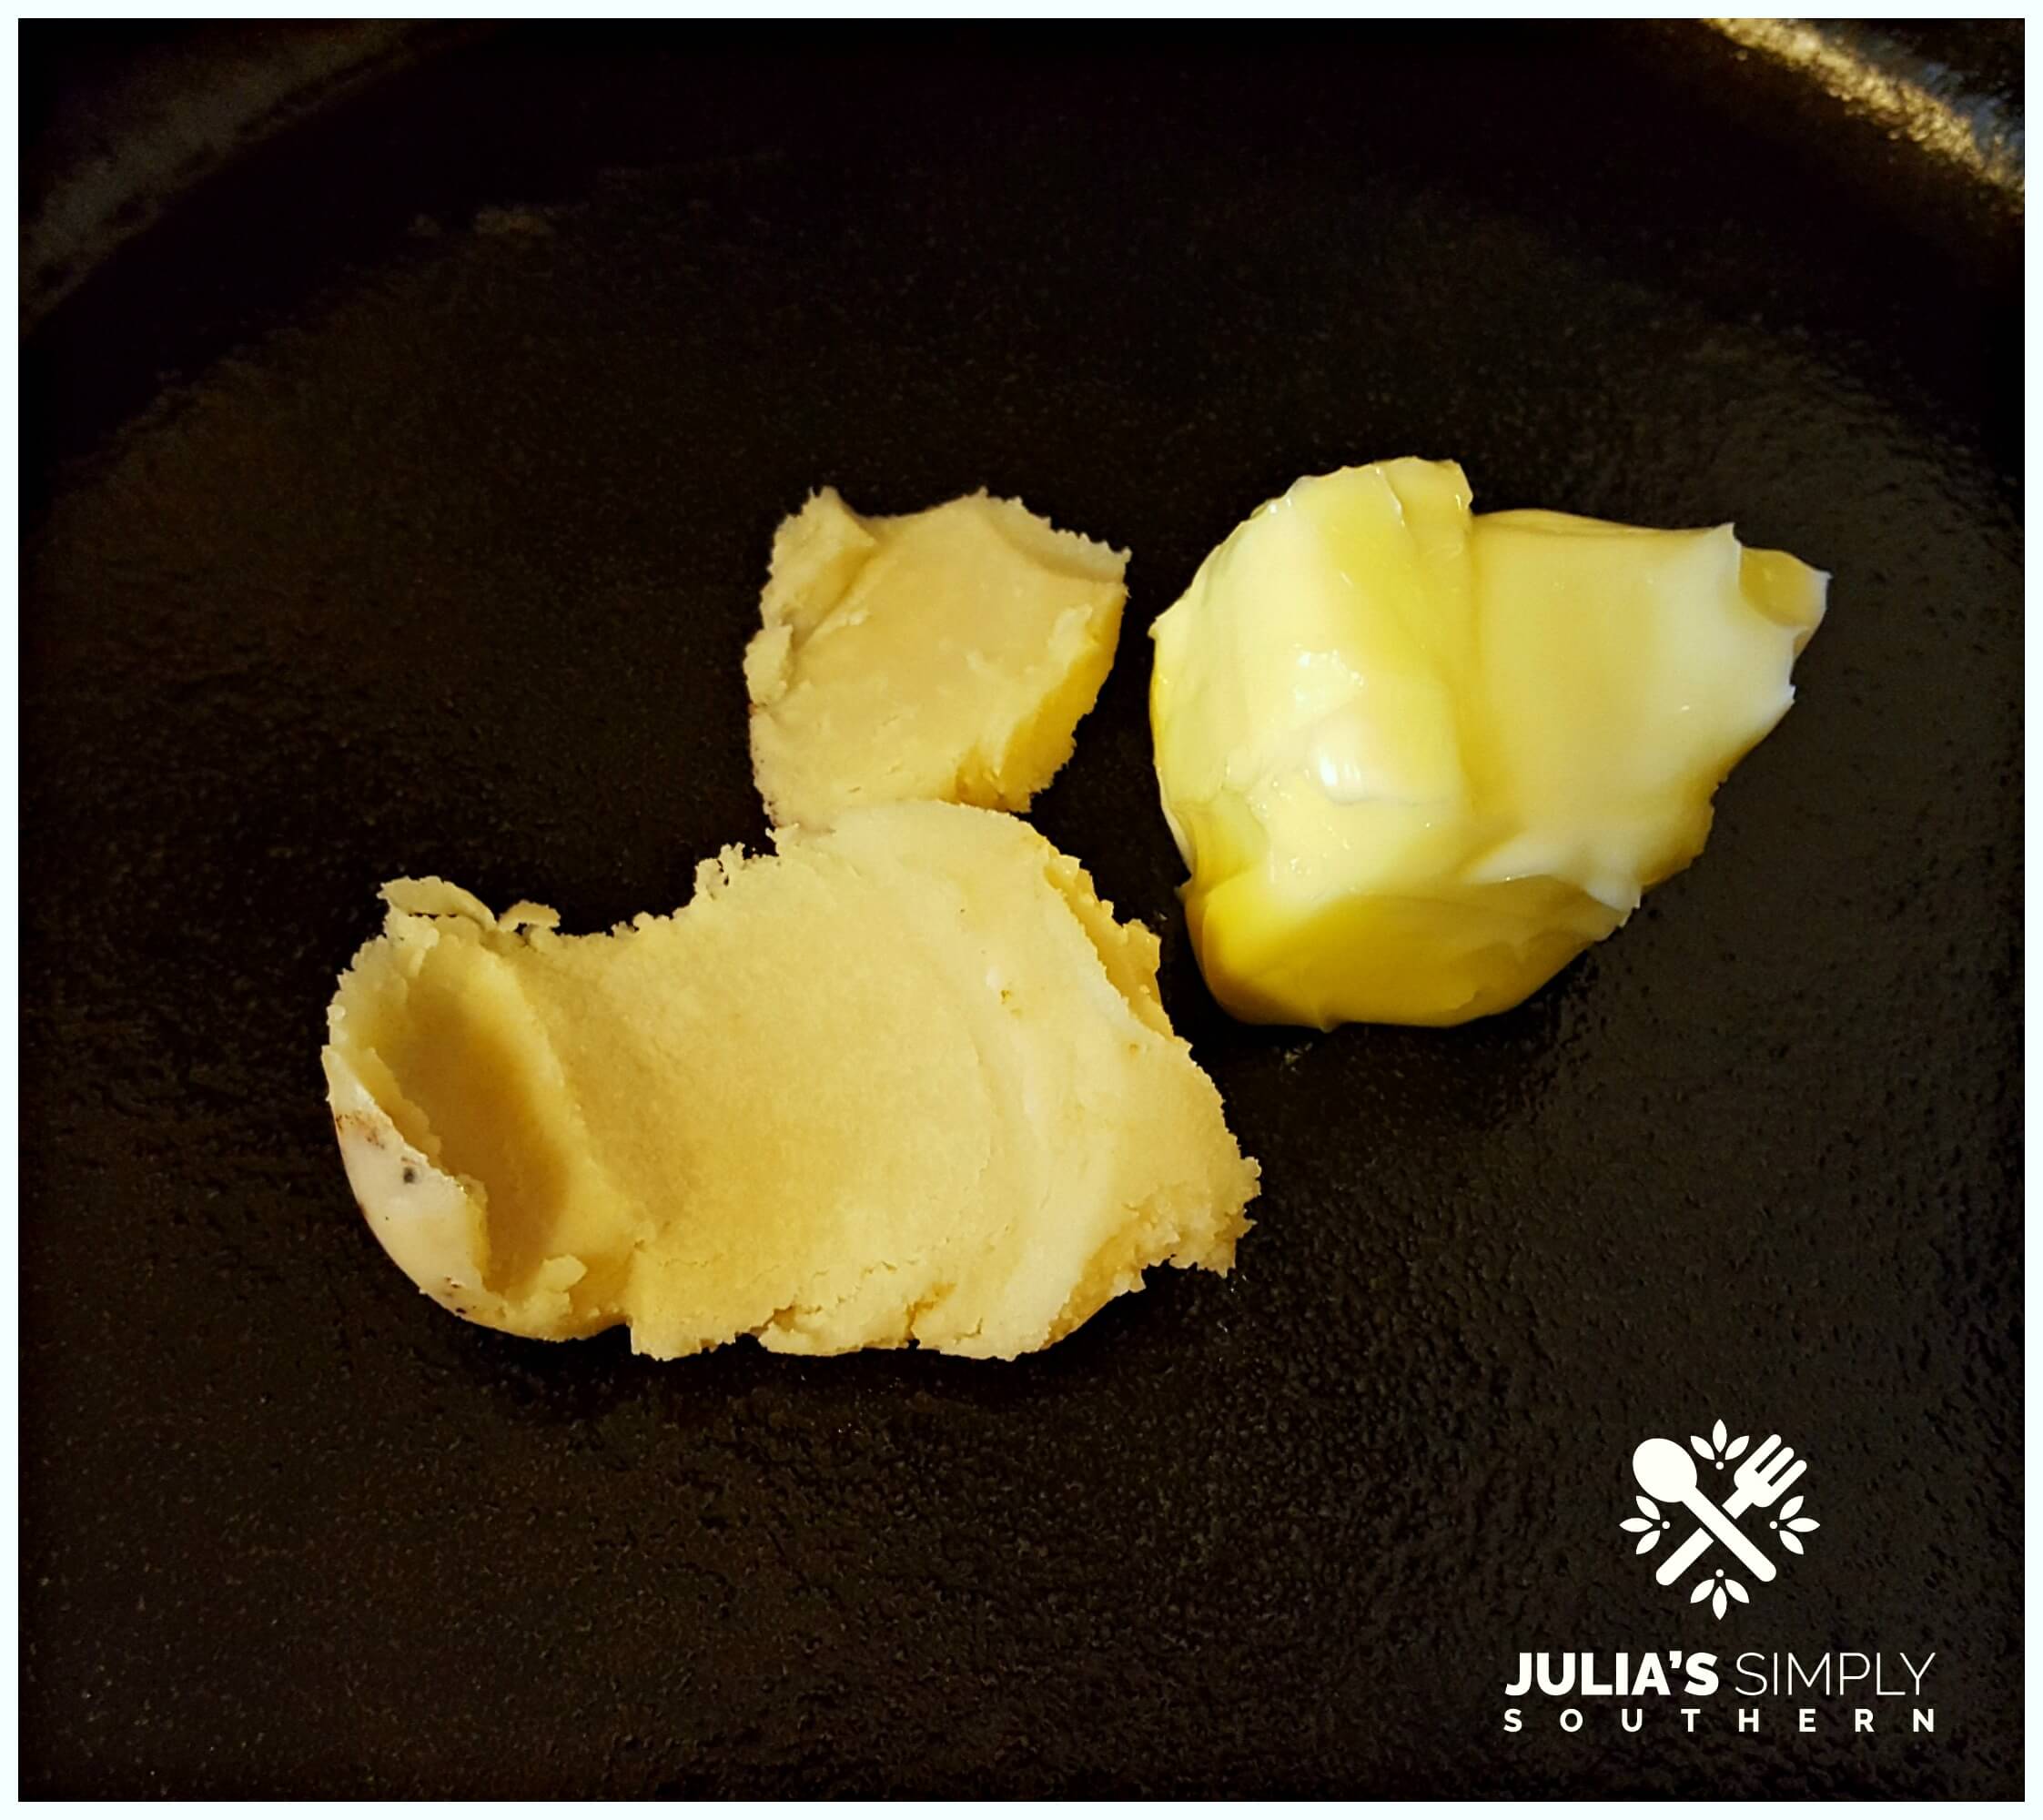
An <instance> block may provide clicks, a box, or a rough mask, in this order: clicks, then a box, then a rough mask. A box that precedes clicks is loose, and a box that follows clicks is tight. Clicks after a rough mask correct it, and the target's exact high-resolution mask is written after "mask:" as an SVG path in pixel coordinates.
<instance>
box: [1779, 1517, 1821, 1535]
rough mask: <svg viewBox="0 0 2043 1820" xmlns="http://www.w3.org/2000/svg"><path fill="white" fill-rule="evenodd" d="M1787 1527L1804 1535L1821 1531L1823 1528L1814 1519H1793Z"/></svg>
mask: <svg viewBox="0 0 2043 1820" xmlns="http://www.w3.org/2000/svg"><path fill="white" fill-rule="evenodd" d="M1787 1526H1788V1528H1789V1529H1791V1530H1800V1531H1801V1532H1802V1533H1803V1534H1804V1535H1806V1534H1808V1532H1810V1531H1811V1530H1820V1529H1821V1528H1822V1527H1823V1525H1822V1524H1821V1523H1819V1522H1817V1521H1816V1520H1815V1518H1814V1517H1795V1518H1792V1519H1790V1520H1789V1522H1788V1525H1787Z"/></svg>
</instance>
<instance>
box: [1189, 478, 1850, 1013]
mask: <svg viewBox="0 0 2043 1820" xmlns="http://www.w3.org/2000/svg"><path fill="white" fill-rule="evenodd" d="M1469 506H1470V494H1469V486H1468V482H1467V480H1465V479H1464V478H1463V477H1462V474H1461V469H1460V468H1458V467H1457V466H1455V465H1454V464H1453V463H1452V462H1451V461H1417V460H1403V461H1387V462H1383V463H1381V464H1378V465H1375V466H1371V467H1367V468H1348V469H1343V470H1340V472H1338V473H1333V474H1326V475H1320V476H1318V477H1316V478H1312V479H1309V480H1300V481H1299V482H1298V483H1297V485H1295V486H1294V487H1292V488H1291V490H1290V491H1289V492H1288V493H1286V494H1285V495H1284V496H1283V497H1282V498H1281V499H1278V500H1273V501H1270V502H1269V504H1267V505H1265V506H1263V507H1261V508H1260V509H1259V511H1257V512H1256V513H1255V514H1254V515H1253V516H1252V517H1251V518H1249V520H1248V521H1246V522H1245V523H1244V524H1242V525H1241V526H1240V527H1239V529H1237V530H1236V531H1235V532H1234V534H1233V535H1232V536H1231V537H1229V539H1228V541H1226V542H1225V543H1223V544H1221V545H1220V547H1219V549H1218V550H1216V551H1213V553H1212V554H1211V555H1210V556H1209V557H1208V558H1207V559H1206V561H1205V563H1204V564H1203V565H1202V566H1201V567H1200V569H1199V571H1198V574H1197V575H1196V576H1195V577H1194V578H1193V580H1192V584H1191V586H1190V588H1189V589H1188V591H1186V593H1185V596H1184V598H1183V599H1182V600H1180V601H1179V602H1178V603H1177V604H1176V605H1175V606H1173V607H1172V608H1171V609H1170V610H1169V611H1168V612H1166V613H1165V614H1164V615H1163V616H1162V617H1161V618H1160V619H1159V620H1158V622H1157V623H1156V626H1155V628H1154V630H1153V633H1152V636H1153V637H1154V638H1155V640H1156V668H1155V672H1154V675H1153V678H1152V682H1151V688H1150V721H1151V726H1152V730H1153V732H1154V733H1155V738H1156V759H1157V776H1158V781H1159V783H1160V784H1161V787H1162V794H1163V805H1164V813H1165V814H1166V815H1167V816H1168V819H1169V822H1170V826H1171V830H1172V832H1173V833H1174V834H1175V835H1176V836H1177V840H1178V848H1179V850H1180V852H1181V853H1182V854H1183V855H1184V858H1185V861H1186V864H1188V866H1189V867H1190V868H1191V878H1190V880H1189V882H1188V884H1187V885H1186V887H1185V907H1186V912H1187V915H1188V921H1189V924H1190V927H1191V933H1192V939H1193V943H1194V945H1195V946H1196V948H1197V951H1198V959H1199V965H1200V967H1201V968H1202V970H1203V971H1204V973H1205V975H1206V979H1207V983H1208V985H1209V986H1211V987H1212V989H1213V992H1214V994H1215V996H1217V997H1218V998H1219V1000H1220V1002H1221V1003H1222V1004H1223V1005H1225V1006H1227V1007H1228V1008H1229V1010H1230V1011H1232V1012H1233V1013H1234V1014H1235V1015H1236V1016H1239V1017H1245V1018H1249V1019H1252V1020H1255V1021H1258V1022H1265V1023H1284V1024H1310V1025H1317V1026H1320V1027H1322V1028H1325V1027H1329V1026H1332V1025H1335V1024H1339V1023H1343V1022H1348V1021H1350V1020H1364V1021H1373V1022H1379V1023H1389V1024H1458V1023H1461V1022H1462V1021H1463V1020H1464V1019H1467V1018H1471V1017H1478V1016H1482V1015H1484V1014H1485V1013H1488V1012H1493V1011H1501V1010H1503V1009H1505V1008H1506V1007H1508V1006H1512V1005H1515V1004H1517V1003H1518V1002H1519V1001H1520V1000H1521V999H1522V998H1523V997H1524V996H1526V995H1527V994H1528V993H1530V992H1532V991H1534V990H1535V989H1536V988H1537V987H1539V986H1542V984H1544V983H1545V981H1547V980H1548V979H1550V978H1552V976H1553V975H1554V974H1555V973H1556V972H1558V971H1559V970H1560V968H1561V967H1562V966H1564V965H1565V964H1566V963H1567V962H1568V961H1569V960H1571V959H1572V958H1573V956H1574V955H1578V954H1580V953H1581V952H1582V950H1583V948H1585V947H1587V946H1588V945H1590V944H1591V943H1593V942H1598V941H1601V940H1602V939H1603V937H1604V936H1605V935H1609V934H1610V933H1611V932H1612V931H1613V929H1615V928H1616V927H1617V926H1618V925H1620V924H1622V923H1623V921H1624V920H1625V918H1626V917H1628V916H1629V915H1631V914H1632V912H1633V909H1635V908H1636V907H1637V905H1638V903H1639V899H1640V895H1641V894H1642V893H1643V892H1644V890H1645V889H1646V888H1647V887H1648V886H1651V885H1656V884H1658V883H1659V882H1660V881H1661V880H1662V879H1664V878H1665V877H1667V876H1668V875H1669V874H1671V873H1674V872H1677V871H1679V870H1680V869H1681V868H1682V867H1683V866H1684V865H1686V864H1688V863H1689V862H1690V861H1691V860H1692V859H1694V857H1695V855H1696V854H1699V853H1700V852H1702V850H1703V843H1704V838H1705V837H1706V836H1707V835H1708V834H1709V830H1710V819H1711V798H1712V797H1713V795H1714V794H1715V791H1716V788H1717V785H1718V784H1721V783H1722V782H1723V781H1724V777H1725V775H1726V774H1727V773H1729V772H1730V770H1731V768H1732V766H1733V765H1734V764H1735V763H1737V761H1738V760H1739V758H1740V757H1741V756H1743V755H1744V753H1746V752H1747V751H1749V750H1750V749H1751V748H1752V747H1753V746H1754V745H1755V743H1757V742H1758V741H1759V740H1760V739H1762V738H1764V737H1765V734H1766V733H1767V732H1768V730H1769V729H1771V728H1772V727H1773V725H1774V724H1775V722H1777V721H1778V720H1779V719H1780V717H1781V716H1782V714H1784V713H1786V711H1787V706H1788V703H1790V702H1792V701H1793V700H1794V698H1795V691H1794V688H1793V686H1792V685H1791V683H1790V682H1789V680H1788V677H1789V672H1790V671H1791V669H1792V668H1793V665H1794V662H1795V657H1796V656H1797V655H1798V654H1799V653H1800V652H1801V650H1802V648H1803V646H1804V645H1805V644H1806V643H1807V642H1808V640H1809V636H1810V634H1811V633H1812V632H1815V628H1816V625H1817V623H1818V622H1819V621H1820V620H1821V619H1822V617H1823V612H1824V597H1825V588H1826V580H1827V578H1826V576H1824V575H1823V574H1821V573H1820V572H1819V571H1815V570H1814V569H1811V568H1809V567H1807V566H1806V565H1805V564H1804V563H1801V562H1798V561H1795V558H1794V557H1792V556H1788V555H1785V554H1783V553H1782V552H1780V551H1769V550H1745V549H1743V548H1742V547H1741V546H1740V545H1739V542H1738V541H1737V539H1736V538H1735V536H1734V535H1733V534H1732V531H1731V529H1730V527H1729V526H1727V525H1724V526H1719V527H1717V528H1716V529H1714V530H1712V531H1643V530H1638V529H1634V528H1633V527H1631V526H1628V525H1620V524H1606V523H1603V522H1600V521H1596V520H1593V519H1584V518H1570V517H1567V516H1565V515H1564V514H1563V513H1560V512H1549V511H1507V512H1495V513H1492V514H1489V515H1487V516H1483V517H1475V516H1472V514H1471V512H1470V510H1469Z"/></svg>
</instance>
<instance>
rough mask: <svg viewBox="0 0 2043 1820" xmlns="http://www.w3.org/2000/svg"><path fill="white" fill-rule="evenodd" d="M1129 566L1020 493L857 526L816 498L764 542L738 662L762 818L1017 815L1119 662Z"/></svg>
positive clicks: (1059, 759)
mask: <svg viewBox="0 0 2043 1820" xmlns="http://www.w3.org/2000/svg"><path fill="white" fill-rule="evenodd" d="M1127 569H1128V556H1127V552H1125V551H1114V550H1109V549H1108V548H1107V546H1106V545H1105V544H1102V543H1095V542H1093V541H1091V540H1090V539H1088V538H1085V537H1080V536H1077V534H1075V533H1073V532H1070V531H1057V530H1054V529H1053V528H1052V527H1051V526H1050V525H1049V524H1048V523H1047V522H1046V521H1044V520H1042V519H1039V518H1037V517H1036V516H1035V514H1033V513H1032V512H1030V511H1028V510H1027V507H1025V506H1024V505H1022V504H1021V502H1020V501H1017V500H995V499H989V498H987V497H986V494H984V493H975V494H973V495H972V496H971V497H970V498H969V499H962V500H953V501H950V502H949V504H947V505H941V506H935V507H932V508H931V509H930V510H929V511H921V512H915V513H911V514H910V515H908V516H906V517H904V518H860V517H859V516H858V515H857V514H856V513H855V512H854V511H851V509H850V508H849V507H847V506H846V505H845V502H844V501H843V500H841V499H839V498H838V497H837V494H836V492H835V491H834V490H833V489H831V488H828V487H825V488H824V490H823V491H822V492H820V493H817V494H816V495H814V497H813V498H812V499H811V500H810V501H809V502H808V503H807V504H806V505H805V506H804V507H803V508H802V510H801V511H799V512H797V513H795V515H794V517H793V518H791V519H789V520H787V521H785V522H784V524H782V526H781V527H780V530H779V531H778V533H777V534H776V535H775V537H774V556H773V569H772V572H771V576H770V579H769V580H768V581H767V583H766V589H765V592H764V595H763V596H762V597H761V601H760V619H761V622H762V623H761V627H760V630H759V632H757V633H756V634H755V635H754V636H753V641H752V643H751V645H750V647H749V648H748V649H747V651H746V652H745V665H744V667H745V683H746V687H747V689H748V690H749V692H750V693H751V697H752V762H753V775H754V777H755V778H756V779H757V780H758V784H759V793H760V794H761V795H762V796H764V798H765V799H766V807H767V811H768V813H769V814H771V815H772V817H773V819H774V823H775V824H777V825H779V826H782V827H791V826H794V825H795V824H803V825H806V826H811V827H821V826H825V825H827V824H829V823H830V822H831V821H832V820H834V818H835V816H836V815H837V814H839V813H840V812H841V811H843V810H845V809H847V808H851V807H855V806H857V805H860V804H873V803H898V802H909V801H916V800H927V801H935V802H948V803H971V804H977V805H978V806H979V807H981V808H985V809H1011V810H1016V811H1020V810H1023V809H1026V808H1027V807H1028V802H1029V798H1030V797H1031V796H1032V795H1034V794H1035V793H1036V792H1037V791H1038V790H1040V789H1041V788H1042V787H1043V786H1044V785H1045V784H1047V783H1048V782H1049V781H1050V779H1051V778H1052V777H1053V776H1055V775H1056V773H1057V768H1058V767H1059V766H1060V765H1062V764H1063V763H1064V762H1065V760H1066V759H1067V758H1069V757H1070V756H1071V750H1072V745H1073V735H1074V733H1075V731H1076V729H1077V724H1078V721H1079V718H1080V717H1081V716H1082V715H1083V714H1084V713H1086V711H1087V709H1088V708H1090V707H1091V706H1092V704H1093V700H1094V698H1095V697H1096V696H1097V694H1098V693H1099V685H1100V684H1101V683H1102V682H1104V681H1105V680H1106V677H1107V670H1108V668H1109V667H1110V666H1111V665H1112V663H1113V661H1114V642H1115V639H1116V637H1117V636H1118V633H1119V631H1120V623H1121V603H1122V602H1123V601H1124V600H1125V599H1126V597H1127V588H1126V586H1125V584H1124V580H1123V578H1124V576H1125V575H1126V572H1127Z"/></svg>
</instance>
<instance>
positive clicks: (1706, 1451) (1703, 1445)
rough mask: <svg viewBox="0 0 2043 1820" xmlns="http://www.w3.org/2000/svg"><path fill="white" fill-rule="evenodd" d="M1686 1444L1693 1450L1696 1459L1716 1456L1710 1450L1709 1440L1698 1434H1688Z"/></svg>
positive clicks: (1708, 1458)
mask: <svg viewBox="0 0 2043 1820" xmlns="http://www.w3.org/2000/svg"><path fill="white" fill-rule="evenodd" d="M1688 1444H1689V1446H1691V1447H1693V1448H1694V1450H1695V1457H1696V1458H1697V1459H1698V1460H1714V1459H1715V1458H1716V1455H1715V1453H1714V1452H1713V1451H1711V1448H1710V1444H1709V1442H1708V1441H1704V1439H1703V1437H1702V1436H1701V1435H1699V1434H1692V1435H1690V1436H1689V1437H1688Z"/></svg>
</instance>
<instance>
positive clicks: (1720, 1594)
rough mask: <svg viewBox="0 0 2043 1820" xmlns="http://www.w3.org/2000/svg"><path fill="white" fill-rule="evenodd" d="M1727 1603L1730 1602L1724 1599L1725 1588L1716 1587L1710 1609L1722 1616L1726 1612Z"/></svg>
mask: <svg viewBox="0 0 2043 1820" xmlns="http://www.w3.org/2000/svg"><path fill="white" fill-rule="evenodd" d="M1727 1603H1728V1602H1727V1601H1726V1600H1725V1599H1724V1588H1723V1587H1721V1586H1719V1587H1718V1588H1717V1589H1716V1593H1715V1595H1714V1597H1713V1598H1712V1599H1711V1601H1710V1610H1711V1611H1713V1612H1714V1613H1716V1614H1717V1616H1718V1617H1720V1618H1721V1617H1722V1616H1723V1615H1724V1611H1725V1609H1726V1606H1727Z"/></svg>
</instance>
